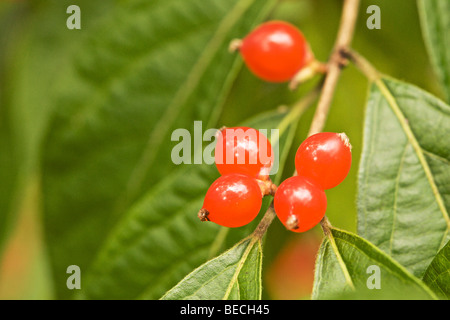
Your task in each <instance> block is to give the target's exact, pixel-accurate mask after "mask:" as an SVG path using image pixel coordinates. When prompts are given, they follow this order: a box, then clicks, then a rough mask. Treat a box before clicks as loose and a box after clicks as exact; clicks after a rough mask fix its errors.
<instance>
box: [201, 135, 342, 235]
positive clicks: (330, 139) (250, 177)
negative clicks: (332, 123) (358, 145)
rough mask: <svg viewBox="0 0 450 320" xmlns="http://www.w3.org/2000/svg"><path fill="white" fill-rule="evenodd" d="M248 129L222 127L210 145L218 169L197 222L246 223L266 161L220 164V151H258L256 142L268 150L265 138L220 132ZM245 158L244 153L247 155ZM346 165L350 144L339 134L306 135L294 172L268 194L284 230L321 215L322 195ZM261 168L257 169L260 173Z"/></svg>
mask: <svg viewBox="0 0 450 320" xmlns="http://www.w3.org/2000/svg"><path fill="white" fill-rule="evenodd" d="M236 129H243V130H245V131H247V132H251V131H257V130H255V129H252V128H229V129H225V130H222V131H221V132H222V134H221V136H220V137H219V138H218V142H217V143H218V144H217V146H216V154H215V157H216V166H217V168H218V170H219V172H220V173H221V174H223V175H222V176H221V177H220V178H219V179H217V180H216V181H215V182H214V183H213V184H212V185H211V187H210V188H209V189H208V191H207V193H206V196H205V199H204V202H203V207H202V209H201V210H200V212H199V218H200V219H201V220H202V221H213V222H215V223H217V224H219V225H222V226H226V227H240V226H243V225H245V224H248V223H250V222H251V221H253V219H254V218H255V217H256V216H257V215H258V213H259V211H260V209H261V204H262V198H263V196H264V195H265V193H264V192H262V189H263V188H261V186H262V185H265V184H264V182H263V180H266V181H267V180H268V178H269V177H268V171H267V170H268V168H270V167H271V166H272V164H273V156H272V157H269V159H270V161H269V162H262V161H259V162H257V163H248V162H247V163H245V162H244V163H241V164H236V163H229V164H227V163H224V162H223V161H220V164H218V163H217V161H218V160H221V158H222V159H223V156H224V154H225V153H227V154H231V155H232V157H231V158H232V159H234V160H237V157H238V156H239V155H242V154H245V155H247V156H249V155H251V154H260V153H261V150H260V147H261V146H263V145H264V148H268V149H267V150H270V152H271V153H273V152H272V148H271V146H270V142H269V141H268V140H267V138H265V136H264V135H262V134H259V135H258V136H259V137H260V138H258V139H257V140H255V139H251V138H247V136H245V137H244V139H242V140H239V139H229V136H228V135H227V134H226V132H230V131H234V130H236ZM247 160H248V158H247ZM350 166H351V147H350V143H349V141H348V138H347V136H346V135H345V134H343V133H341V134H337V133H331V132H324V133H318V134H316V135H313V136H311V137H309V138H308V139H306V140H305V141H304V142H303V143H302V144H301V145H300V147H299V148H298V150H297V153H296V156H295V167H296V170H297V172H298V175H297V176H295V177H291V178H289V179H287V180H285V181H284V182H283V183H281V185H280V186H279V187H278V188H277V190H276V192H275V195H274V207H275V212H276V214H277V216H278V218H279V219H280V221H281V222H282V223H283V224H284V225H285V226H286V228H288V229H289V230H292V231H295V232H304V231H307V230H309V229H311V228H312V227H314V226H315V225H316V224H318V223H319V222H320V220H322V218H323V216H324V215H325V211H326V207H327V200H326V196H325V192H324V190H325V189H330V188H333V187H335V186H337V185H338V184H339V183H341V182H342V181H343V180H344V179H345V177H346V176H347V174H348V172H349V170H350ZM261 173H262V174H261Z"/></svg>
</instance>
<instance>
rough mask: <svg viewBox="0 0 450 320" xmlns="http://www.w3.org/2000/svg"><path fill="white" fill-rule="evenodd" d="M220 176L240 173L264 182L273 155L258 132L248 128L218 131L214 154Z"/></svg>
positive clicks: (263, 137) (267, 141)
mask: <svg viewBox="0 0 450 320" xmlns="http://www.w3.org/2000/svg"><path fill="white" fill-rule="evenodd" d="M214 158H215V162H216V167H217V170H219V172H220V174H222V175H225V174H230V173H241V174H246V175H249V176H251V177H254V178H257V179H262V180H265V179H267V178H268V176H269V172H270V169H271V167H272V164H273V160H274V155H273V150H272V145H271V144H270V142H269V140H268V139H267V138H266V136H265V135H264V134H262V133H261V132H260V131H258V130H256V129H253V128H248V127H234V128H226V129H223V130H221V131H220V134H219V135H218V137H217V144H216V149H215V154H214Z"/></svg>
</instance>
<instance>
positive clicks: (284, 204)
mask: <svg viewBox="0 0 450 320" xmlns="http://www.w3.org/2000/svg"><path fill="white" fill-rule="evenodd" d="M274 208H275V212H276V214H277V216H278V218H279V219H280V221H281V222H282V223H283V224H284V226H285V227H286V228H287V229H289V230H291V231H294V232H305V231H307V230H309V229H311V228H313V227H314V226H315V225H317V224H318V223H319V222H320V220H322V218H323V217H324V216H325V211H326V209H327V198H326V195H325V192H324V191H323V190H322V189H321V188H320V187H318V186H317V185H315V184H314V183H313V182H311V181H309V180H307V179H306V178H304V177H299V176H295V177H291V178H288V179H286V180H285V181H283V182H282V183H281V184H280V186H279V187H278V189H277V192H276V193H275V198H274Z"/></svg>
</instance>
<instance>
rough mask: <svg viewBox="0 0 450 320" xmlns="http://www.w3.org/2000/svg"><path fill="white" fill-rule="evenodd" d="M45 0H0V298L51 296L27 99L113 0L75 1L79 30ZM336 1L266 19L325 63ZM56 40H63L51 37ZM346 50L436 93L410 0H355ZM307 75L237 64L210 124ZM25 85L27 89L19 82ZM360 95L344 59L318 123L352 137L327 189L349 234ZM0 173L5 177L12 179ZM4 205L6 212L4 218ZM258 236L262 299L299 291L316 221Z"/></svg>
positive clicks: (273, 97)
mask: <svg viewBox="0 0 450 320" xmlns="http://www.w3.org/2000/svg"><path fill="white" fill-rule="evenodd" d="M224 1H226V0H224ZM55 3H56V2H54V1H2V2H0V126H1V127H0V132H3V133H4V134H3V135H1V136H0V137H1V139H2V140H1V141H0V148H1V149H0V165H1V166H2V170H1V171H0V174H2V176H0V184H2V185H1V186H0V192H1V194H2V195H1V196H0V238H2V237H6V238H7V239H6V241H5V245H4V247H3V249H2V250H0V254H2V256H1V257H0V259H1V260H0V263H1V264H0V299H50V298H53V297H54V292H53V289H52V288H53V284H52V280H51V276H50V270H49V263H48V259H47V258H48V257H47V251H46V246H45V243H44V241H43V237H42V232H43V229H42V226H41V216H40V212H39V210H38V208H39V204H40V195H39V192H38V190H39V188H38V187H37V186H38V185H39V183H40V182H39V181H40V178H39V162H38V161H37V160H35V159H36V158H37V157H36V154H38V153H39V150H37V149H36V148H38V147H37V145H39V144H38V143H36V141H39V140H40V139H41V134H42V127H43V126H45V124H46V120H45V119H41V117H44V116H45V112H44V110H43V109H42V108H50V107H51V106H48V105H47V103H46V101H42V100H39V101H36V99H37V98H35V97H38V96H39V94H41V93H42V90H46V88H45V86H44V85H42V84H40V83H39V77H40V74H42V73H51V72H54V71H55V70H54V69H55V68H58V66H59V65H61V64H63V60H64V58H65V56H66V53H67V52H68V51H70V50H71V45H70V43H71V42H73V45H75V44H76V41H78V40H79V37H80V35H79V34H80V33H81V32H82V30H83V29H86V28H88V27H89V25H90V24H91V23H94V21H95V20H96V19H102V16H104V15H107V13H108V10H110V9H111V6H113V5H114V1H91V2H86V1H85V2H83V9H82V23H83V29H82V30H81V31H80V32H78V33H77V32H73V33H67V29H65V19H66V17H67V14H66V13H65V12H64V11H62V12H61V10H56V9H55V8H56V4H55ZM61 3H62V4H61ZM69 4H77V1H73V2H68V1H61V2H60V3H59V4H58V8H61V7H64V6H66V7H67V6H68V5H69ZM372 4H376V5H378V6H379V7H380V8H381V29H380V30H368V29H367V27H366V19H367V18H368V17H369V14H367V13H366V8H367V7H368V6H369V5H372ZM341 6H342V1H340V0H280V1H279V2H278V5H277V6H276V8H275V10H274V11H273V12H271V14H270V16H269V17H268V19H281V20H286V21H289V22H292V23H293V24H295V25H297V26H298V27H300V28H301V30H302V31H303V33H304V34H305V36H306V37H307V39H308V41H309V43H310V45H311V47H312V49H313V51H314V53H315V55H316V58H317V59H319V60H321V61H326V60H327V58H328V55H329V53H330V50H331V49H332V46H333V43H334V39H335V37H336V32H337V27H338V24H339V18H340V11H341ZM36 24H40V27H39V28H38V29H35V26H36ZM61 24H63V25H62V26H61ZM36 30H37V31H36ZM36 32H37V33H38V34H36ZM62 33H64V35H65V36H64V37H61V34H62ZM66 35H67V36H66ZM61 39H64V40H61ZM61 41H64V44H65V45H61ZM353 48H354V49H355V50H357V51H358V52H360V53H361V54H362V55H364V56H365V57H366V58H367V59H368V60H369V61H371V62H372V63H373V64H374V66H375V67H377V68H378V69H379V70H380V71H381V72H383V73H385V74H387V75H390V76H392V77H395V78H397V79H401V80H404V81H407V82H410V83H412V84H415V85H417V86H419V87H421V88H423V89H425V90H427V91H430V92H431V93H433V94H435V95H437V96H439V97H442V94H441V92H440V91H439V87H438V85H437V81H436V78H435V76H434V75H433V72H432V69H431V66H430V63H429V60H428V56H427V53H426V50H425V47H424V44H423V39H422V35H421V30H420V23H419V18H418V12H417V6H416V2H415V1H413V0H372V1H366V0H364V1H362V2H361V8H360V16H359V20H358V24H357V28H356V33H355V38H354V41H353ZM49 54H50V55H51V59H49V57H48V55H49ZM40 61H42V63H40ZM316 81H317V79H314V80H312V81H310V82H309V83H307V84H305V85H302V86H301V87H300V88H299V89H298V90H297V91H295V92H291V91H290V90H288V88H287V85H286V84H269V83H265V82H262V81H260V80H259V79H257V78H255V77H254V76H253V75H252V74H251V73H250V72H249V71H248V70H247V69H246V68H245V67H244V68H242V70H241V71H240V73H239V76H238V78H237V80H236V81H235V83H234V85H233V88H232V91H231V94H230V95H229V96H228V97H227V100H226V103H225V107H224V111H223V113H222V114H221V117H220V120H219V126H222V125H226V126H233V125H235V124H236V123H239V122H241V121H242V120H243V119H247V118H249V117H251V116H253V115H255V114H257V113H260V112H263V111H266V110H271V109H274V108H277V107H278V106H280V105H290V104H292V103H294V102H295V101H296V100H297V99H298V98H299V97H301V96H302V95H303V94H304V93H305V92H307V91H308V90H309V89H310V88H311V87H312V86H313V84H314V83H315V82H316ZM30 84H31V87H32V88H33V89H32V90H30V89H28V90H25V89H24V88H25V87H28V88H29V87H30ZM55 85H56V84H55ZM250 93H251V94H250ZM366 94H367V81H366V79H365V78H364V77H363V76H362V75H361V74H360V73H359V72H358V70H356V69H355V68H354V67H353V66H351V65H350V66H349V67H348V68H346V69H345V70H344V72H343V73H342V76H341V79H340V81H339V84H338V87H337V90H336V94H335V97H334V100H333V105H332V109H331V112H330V114H329V118H328V121H327V124H326V127H325V130H326V131H334V132H346V133H347V135H348V136H349V138H350V141H351V143H352V145H353V156H354V162H353V166H352V169H351V172H350V175H349V176H348V177H347V179H346V180H345V181H344V183H342V184H341V185H340V186H339V187H337V188H334V189H331V190H328V191H327V197H328V209H327V215H328V217H329V219H330V221H331V222H332V224H333V225H334V226H336V227H339V228H342V229H346V230H349V231H353V232H355V231H356V204H355V201H356V193H357V174H358V164H359V155H360V153H361V144H362V131H363V127H362V124H363V116H364V106H365V99H366ZM27 108H29V110H28V109H27ZM17 110H20V111H21V112H18V111H17ZM313 112H314V108H310V109H309V110H308V111H307V112H306V114H305V115H304V117H303V118H302V119H301V123H300V126H299V129H298V132H297V134H296V137H295V142H294V144H293V146H294V147H293V148H292V150H291V153H290V156H289V158H288V159H290V160H288V162H287V164H286V170H285V173H284V175H285V177H288V176H289V175H290V173H292V172H293V170H294V161H293V159H294V154H295V151H296V147H297V146H298V145H299V144H300V143H301V141H302V140H303V139H304V138H305V135H306V133H307V130H308V127H309V123H310V122H311V118H312V116H313ZM10 150H14V152H13V154H14V155H15V156H14V157H13V158H7V157H5V156H4V155H5V154H6V153H7V152H9V151H10ZM2 154H3V155H2ZM15 168H16V169H15ZM17 168H18V169H17ZM3 175H4V176H3ZM6 175H8V176H6ZM11 177H12V178H11ZM3 181H15V184H14V185H11V184H5V183H3ZM14 190H19V191H17V192H14ZM7 211H12V212H14V214H13V215H11V216H10V217H9V218H6V217H7V216H6V214H5V213H6V212H7ZM11 217H12V218H11ZM267 239H269V240H270V239H277V241H266V244H265V258H264V267H265V268H264V269H263V270H264V280H265V281H266V283H265V285H264V289H265V292H264V298H273V299H296V298H307V297H308V294H309V292H310V290H311V285H312V268H313V261H314V257H315V252H316V249H317V247H318V245H319V244H320V239H321V231H320V229H319V228H316V229H314V230H313V231H311V232H309V233H307V234H304V235H303V234H302V235H298V234H290V233H288V232H286V231H285V230H284V227H283V226H282V225H281V224H280V223H279V222H278V221H275V222H274V223H273V224H272V226H271V227H270V229H269V232H268V237H267ZM281 275H284V278H286V275H289V276H288V278H289V279H291V280H292V281H290V282H289V283H286V282H283V281H282V279H283V277H281Z"/></svg>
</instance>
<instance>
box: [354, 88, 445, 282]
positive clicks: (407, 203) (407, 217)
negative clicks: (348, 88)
mask: <svg viewBox="0 0 450 320" xmlns="http://www.w3.org/2000/svg"><path fill="white" fill-rule="evenodd" d="M449 136H450V107H449V106H448V105H446V104H445V103H443V102H442V101H440V100H438V99H437V98H435V97H433V96H431V95H430V94H428V93H426V92H424V91H422V90H420V89H419V88H417V87H415V86H412V85H409V84H406V83H402V82H398V81H395V80H388V79H380V80H378V81H376V82H375V83H374V84H373V85H372V87H371V90H370V97H369V100H368V103H367V109H366V119H365V132H364V147H363V153H362V159H361V163H360V170H359V194H358V234H359V235H361V236H362V237H364V238H366V239H367V240H369V241H371V242H372V243H373V244H375V245H376V246H378V247H379V248H380V249H382V250H383V251H385V252H386V253H387V254H388V255H390V256H391V257H393V258H394V259H395V260H397V261H398V262H400V263H401V264H402V265H403V266H405V267H406V268H407V269H408V270H409V271H410V272H411V273H413V274H414V275H415V276H417V277H419V278H421V277H422V275H423V273H424V272H425V269H426V268H427V266H428V265H429V264H430V262H431V260H432V259H433V257H434V256H435V255H436V253H437V252H438V251H439V249H440V248H441V247H442V246H443V245H444V244H445V243H446V241H447V240H448V239H449V228H450V219H449V214H448V212H449V207H450V184H449V183H448V181H450V165H449V164H450V145H449V144H448V137H449Z"/></svg>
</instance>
